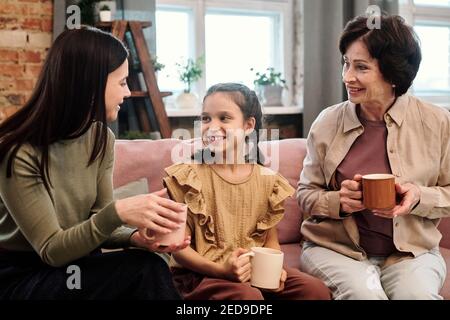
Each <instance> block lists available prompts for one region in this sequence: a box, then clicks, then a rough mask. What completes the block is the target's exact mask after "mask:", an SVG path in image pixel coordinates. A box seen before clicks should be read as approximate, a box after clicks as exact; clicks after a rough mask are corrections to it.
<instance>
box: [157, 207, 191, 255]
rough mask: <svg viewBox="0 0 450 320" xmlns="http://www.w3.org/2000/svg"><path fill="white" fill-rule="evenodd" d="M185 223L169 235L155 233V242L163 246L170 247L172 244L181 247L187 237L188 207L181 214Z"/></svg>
mask: <svg viewBox="0 0 450 320" xmlns="http://www.w3.org/2000/svg"><path fill="white" fill-rule="evenodd" d="M179 215H180V217H181V219H182V220H183V222H181V223H180V228H179V229H176V230H173V231H172V232H170V233H167V234H161V233H155V234H154V236H155V241H157V242H159V244H160V245H161V246H170V245H172V244H176V245H179V244H181V243H182V242H183V241H184V238H185V236H186V218H187V206H186V207H185V208H184V210H183V211H182V212H180V213H179Z"/></svg>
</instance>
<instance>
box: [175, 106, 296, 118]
mask: <svg viewBox="0 0 450 320" xmlns="http://www.w3.org/2000/svg"><path fill="white" fill-rule="evenodd" d="M201 112H202V111H201V109H169V108H167V109H166V113H167V116H168V117H169V118H175V117H198V116H200V113H201ZM263 113H264V114H266V115H285V114H301V113H303V108H302V107H300V106H292V107H284V106H280V107H263Z"/></svg>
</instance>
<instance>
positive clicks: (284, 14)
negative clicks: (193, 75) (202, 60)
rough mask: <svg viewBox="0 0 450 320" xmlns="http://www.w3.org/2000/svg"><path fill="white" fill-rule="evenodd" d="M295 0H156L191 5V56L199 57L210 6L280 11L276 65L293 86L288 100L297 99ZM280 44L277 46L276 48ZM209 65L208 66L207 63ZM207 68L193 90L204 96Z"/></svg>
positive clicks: (168, 6)
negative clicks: (294, 27) (294, 74)
mask: <svg viewBox="0 0 450 320" xmlns="http://www.w3.org/2000/svg"><path fill="white" fill-rule="evenodd" d="M292 1H293V0H246V1H241V0H156V9H157V10H158V9H171V8H179V9H185V10H186V9H187V10H190V12H191V13H192V19H191V26H190V29H191V30H192V31H193V32H191V36H192V38H191V39H189V43H191V44H193V45H192V48H190V50H189V52H190V54H191V56H190V58H197V57H201V56H204V55H205V51H206V45H205V15H206V13H207V12H208V10H211V11H213V12H232V13H239V12H241V13H242V14H245V11H251V12H252V13H255V14H258V13H259V14H271V15H272V14H275V15H278V16H279V17H280V18H279V21H278V24H279V25H278V27H279V30H278V32H277V33H278V35H277V37H275V38H274V40H275V41H276V43H278V44H280V45H279V46H278V47H279V48H281V45H282V50H275V52H274V60H275V62H276V66H274V67H275V68H277V67H278V68H279V70H281V72H282V73H283V76H284V78H285V79H286V85H287V87H288V88H289V90H288V96H287V100H288V101H287V103H288V105H291V104H292V101H293V90H292V88H293V51H294V45H293V42H294V34H293V31H294V30H293V10H292V8H293V2H292ZM276 47H277V46H275V49H276ZM205 68H206V66H205ZM206 89H207V88H206V69H204V72H203V76H202V77H201V78H200V79H199V81H197V82H196V83H195V84H194V86H193V90H194V91H195V92H196V93H197V94H198V95H199V97H200V98H202V97H203V96H204V95H205V93H206Z"/></svg>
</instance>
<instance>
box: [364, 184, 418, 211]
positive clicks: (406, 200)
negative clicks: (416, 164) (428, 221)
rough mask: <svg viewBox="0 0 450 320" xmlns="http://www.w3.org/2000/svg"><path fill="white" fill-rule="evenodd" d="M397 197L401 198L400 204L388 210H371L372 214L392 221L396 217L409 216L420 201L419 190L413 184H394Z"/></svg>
mask: <svg viewBox="0 0 450 320" xmlns="http://www.w3.org/2000/svg"><path fill="white" fill-rule="evenodd" d="M395 191H396V192H397V196H398V197H401V200H400V203H399V204H397V205H396V206H395V207H394V208H393V209H390V210H373V211H372V212H373V214H374V215H376V216H380V217H383V218H388V219H392V218H395V217H397V216H404V215H407V214H410V213H411V211H412V209H414V207H415V206H416V205H417V204H418V203H419V201H420V189H419V187H418V186H416V185H415V184H413V183H409V182H408V183H405V184H402V185H400V184H398V183H396V184H395Z"/></svg>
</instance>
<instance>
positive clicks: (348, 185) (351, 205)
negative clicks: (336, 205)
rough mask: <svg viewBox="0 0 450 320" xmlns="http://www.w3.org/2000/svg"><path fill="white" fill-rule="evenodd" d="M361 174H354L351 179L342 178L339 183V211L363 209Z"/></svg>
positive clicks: (351, 211) (349, 211)
mask: <svg viewBox="0 0 450 320" xmlns="http://www.w3.org/2000/svg"><path fill="white" fill-rule="evenodd" d="M361 181H362V176H361V175H360V174H355V176H354V177H353V180H344V181H342V183H341V190H339V195H340V197H341V198H340V201H341V211H343V212H346V213H353V212H357V211H361V210H364V209H365V207H364V205H363V203H362V185H361Z"/></svg>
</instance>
